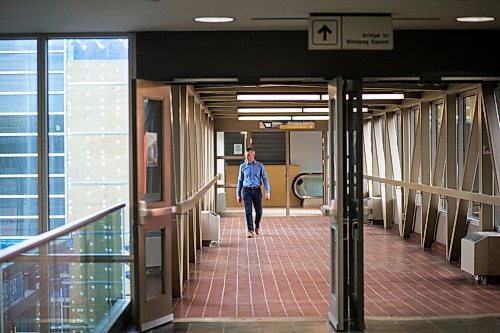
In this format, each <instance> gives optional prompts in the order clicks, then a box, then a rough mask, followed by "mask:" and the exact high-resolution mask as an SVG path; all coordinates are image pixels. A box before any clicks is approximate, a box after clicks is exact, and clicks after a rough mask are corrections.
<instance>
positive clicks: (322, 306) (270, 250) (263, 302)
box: [174, 216, 500, 331]
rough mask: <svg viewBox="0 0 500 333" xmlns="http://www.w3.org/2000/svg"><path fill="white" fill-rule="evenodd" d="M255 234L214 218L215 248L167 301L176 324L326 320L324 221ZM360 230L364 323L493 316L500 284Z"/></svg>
mask: <svg viewBox="0 0 500 333" xmlns="http://www.w3.org/2000/svg"><path fill="white" fill-rule="evenodd" d="M262 229H263V235H261V236H257V237H256V238H254V239H248V238H246V232H245V231H246V230H245V222H244V218H243V217H233V218H231V217H227V218H222V219H221V244H220V246H219V247H210V248H208V247H204V248H203V251H202V252H201V253H200V254H199V257H198V262H197V264H196V265H195V266H194V270H193V271H192V273H191V276H190V280H189V281H188V282H187V284H186V286H185V289H184V296H183V297H182V298H180V299H176V300H175V301H174V302H175V303H174V318H175V319H176V322H180V321H193V320H197V319H203V318H204V319H205V320H207V319H217V320H218V321H228V322H231V321H235V320H236V321H237V320H238V318H237V317H239V319H241V320H243V319H251V318H254V319H255V320H269V319H273V318H274V319H279V318H282V319H286V318H288V319H290V320H291V321H292V320H300V318H302V319H305V318H306V319H308V320H317V321H319V322H324V321H325V319H326V317H327V313H328V293H329V286H328V285H329V279H330V272H329V268H328V261H329V259H328V249H329V245H328V242H329V238H328V233H327V232H328V222H327V218H325V217H322V216H305V217H269V216H267V217H264V218H263V221H262ZM364 230H365V232H364V235H365V315H366V316H367V318H368V319H369V320H372V321H374V320H375V321H377V320H378V319H383V318H385V319H387V317H393V319H395V318H401V317H406V318H405V319H404V320H405V321H404V322H407V321H408V319H417V318H421V317H432V316H434V317H436V316H438V317H440V316H448V317H449V316H464V318H465V317H468V316H470V315H485V314H498V313H500V286H498V285H481V284H480V285H478V284H475V283H474V281H473V280H472V278H471V276H470V275H469V274H467V273H465V272H463V271H461V270H460V269H459V267H457V265H450V264H449V263H448V262H447V261H446V260H445V259H444V256H443V255H442V254H441V253H437V251H434V250H425V251H424V250H422V249H421V248H420V245H419V244H418V243H417V242H415V241H414V240H402V239H401V238H399V236H398V235H397V234H396V232H395V231H386V230H384V229H382V228H381V227H376V226H370V225H365V228H364ZM393 319H391V320H393ZM459 320H460V319H459ZM367 322H368V320H367ZM493 322H494V323H495V324H496V323H497V322H496V321H493ZM398 325H399V324H398ZM398 325H396V326H398ZM399 326H400V325H399ZM399 326H398V327H399ZM499 331H500V330H499Z"/></svg>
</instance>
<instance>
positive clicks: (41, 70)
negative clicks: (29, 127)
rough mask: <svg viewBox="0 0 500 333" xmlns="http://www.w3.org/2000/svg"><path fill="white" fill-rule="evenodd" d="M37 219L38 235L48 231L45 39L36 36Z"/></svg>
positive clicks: (41, 36) (42, 36)
mask: <svg viewBox="0 0 500 333" xmlns="http://www.w3.org/2000/svg"><path fill="white" fill-rule="evenodd" d="M37 54H38V57H37V58H38V62H37V69H38V76H37V78H38V86H37V89H38V110H37V111H38V179H39V181H38V218H39V228H38V230H39V233H42V232H45V231H48V230H49V212H48V207H49V202H48V200H49V195H48V180H49V175H48V172H49V168H48V156H49V151H48V126H47V120H48V110H47V75H48V74H47V38H46V37H45V35H43V34H42V35H39V36H38V43H37Z"/></svg>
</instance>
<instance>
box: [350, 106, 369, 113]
mask: <svg viewBox="0 0 500 333" xmlns="http://www.w3.org/2000/svg"><path fill="white" fill-rule="evenodd" d="M352 111H353V112H358V109H357V108H352ZM361 112H368V108H365V107H363V108H361Z"/></svg>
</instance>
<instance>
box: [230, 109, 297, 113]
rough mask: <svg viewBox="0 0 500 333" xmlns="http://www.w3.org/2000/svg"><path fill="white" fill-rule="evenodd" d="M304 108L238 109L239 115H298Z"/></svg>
mask: <svg viewBox="0 0 500 333" xmlns="http://www.w3.org/2000/svg"><path fill="white" fill-rule="evenodd" d="M298 112H302V108H238V113H298Z"/></svg>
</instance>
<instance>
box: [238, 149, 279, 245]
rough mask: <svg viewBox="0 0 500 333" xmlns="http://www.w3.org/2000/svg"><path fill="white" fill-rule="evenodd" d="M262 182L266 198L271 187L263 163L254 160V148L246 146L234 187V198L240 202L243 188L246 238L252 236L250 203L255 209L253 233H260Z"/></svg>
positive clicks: (252, 223) (252, 224) (269, 196)
mask: <svg viewBox="0 0 500 333" xmlns="http://www.w3.org/2000/svg"><path fill="white" fill-rule="evenodd" d="M261 183H264V189H265V190H266V199H267V200H269V198H271V193H270V191H271V188H270V187H269V181H268V180H267V174H266V169H265V168H264V164H262V163H261V162H259V161H256V160H255V148H253V147H248V148H247V149H246V153H245V162H243V163H242V164H241V165H240V172H239V174H238V186H237V187H236V200H238V202H241V198H242V197H241V191H242V190H243V202H244V203H245V215H246V220H247V228H248V235H247V236H248V238H253V237H254V222H253V218H252V204H253V207H254V209H255V234H257V235H260V234H261V229H260V219H261V217H262V190H261V188H260V186H261Z"/></svg>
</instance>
